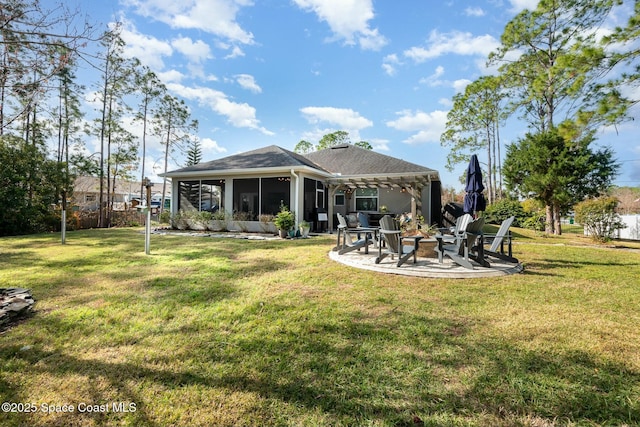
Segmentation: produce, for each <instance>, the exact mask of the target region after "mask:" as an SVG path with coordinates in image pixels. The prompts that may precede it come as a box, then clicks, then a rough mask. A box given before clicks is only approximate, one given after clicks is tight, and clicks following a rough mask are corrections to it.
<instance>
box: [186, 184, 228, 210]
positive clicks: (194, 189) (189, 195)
mask: <svg viewBox="0 0 640 427" xmlns="http://www.w3.org/2000/svg"><path fill="white" fill-rule="evenodd" d="M178 189H179V191H180V198H179V200H178V209H180V210H184V211H194V210H195V211H209V212H217V211H218V210H219V209H220V207H221V206H222V201H223V200H224V180H203V181H180V182H179V183H178Z"/></svg>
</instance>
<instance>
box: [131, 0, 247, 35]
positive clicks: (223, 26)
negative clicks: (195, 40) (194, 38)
mask: <svg viewBox="0 0 640 427" xmlns="http://www.w3.org/2000/svg"><path fill="white" fill-rule="evenodd" d="M123 1H124V3H125V4H128V5H131V6H133V7H134V8H135V9H136V11H137V13H138V14H140V15H142V16H145V17H150V18H153V19H155V20H158V21H161V22H164V23H165V24H167V25H169V26H171V27H172V28H184V29H196V30H202V31H205V32H207V33H211V34H215V35H216V36H219V37H223V38H225V39H228V40H230V41H233V42H236V43H242V44H253V34H251V33H250V32H247V31H245V30H244V29H242V28H241V27H240V25H239V24H238V23H237V22H236V15H237V14H238V11H239V10H240V8H242V7H246V6H251V5H252V4H253V3H252V1H250V0H183V1H176V0H123Z"/></svg>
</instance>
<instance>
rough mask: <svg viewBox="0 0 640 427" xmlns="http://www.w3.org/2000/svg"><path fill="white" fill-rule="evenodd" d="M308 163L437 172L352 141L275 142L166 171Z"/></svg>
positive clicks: (379, 172) (344, 169)
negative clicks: (300, 145) (294, 145)
mask: <svg viewBox="0 0 640 427" xmlns="http://www.w3.org/2000/svg"><path fill="white" fill-rule="evenodd" d="M301 166H305V167H310V168H313V169H317V170H318V171H322V172H325V173H331V174H340V175H341V176H343V177H358V176H367V175H374V176H385V175H387V174H391V175H392V174H406V175H418V176H424V175H432V176H436V177H437V176H438V172H437V171H435V170H434V169H429V168H427V167H424V166H420V165H417V164H414V163H410V162H407V161H405V160H402V159H397V158H395V157H391V156H387V155H384V154H380V153H376V152H375V151H373V150H366V149H364V148H360V147H358V146H356V145H352V144H342V145H337V146H334V147H330V148H327V149H324V150H320V151H316V152H313V153H308V154H305V155H301V154H297V153H294V152H293V151H289V150H286V149H284V148H281V147H278V146H276V145H270V146H268V147H264V148H259V149H257V150H253V151H247V152H245V153H240V154H234V155H232V156H228V157H224V158H221V159H217V160H212V161H210V162H203V163H198V164H197V165H193V166H188V167H185V168H182V169H177V170H174V171H171V172H169V173H167V176H172V175H173V176H176V175H178V176H179V175H180V174H182V173H192V172H196V173H198V172H203V173H204V172H209V171H222V172H224V171H232V170H248V169H264V168H295V167H301Z"/></svg>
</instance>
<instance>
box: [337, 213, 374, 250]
mask: <svg viewBox="0 0 640 427" xmlns="http://www.w3.org/2000/svg"><path fill="white" fill-rule="evenodd" d="M336 216H337V217H338V244H337V246H336V249H337V250H338V253H339V254H340V255H342V254H346V253H347V252H351V251H355V250H359V249H360V248H364V247H365V245H366V244H367V239H365V238H362V239H357V240H355V241H354V240H353V239H352V238H351V233H352V231H350V230H349V227H348V226H347V220H346V219H345V218H344V216H342V215H341V214H340V213H336ZM340 235H342V245H340Z"/></svg>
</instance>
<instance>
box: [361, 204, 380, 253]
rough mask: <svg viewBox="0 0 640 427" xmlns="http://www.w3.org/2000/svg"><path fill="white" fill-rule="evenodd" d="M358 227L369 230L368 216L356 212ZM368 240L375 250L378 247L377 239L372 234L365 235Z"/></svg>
mask: <svg viewBox="0 0 640 427" xmlns="http://www.w3.org/2000/svg"><path fill="white" fill-rule="evenodd" d="M358 226H359V227H362V228H371V225H370V224H369V215H368V214H366V213H364V212H358ZM367 237H368V238H369V240H371V241H372V242H373V247H374V248H377V247H378V245H379V242H378V239H376V236H375V234H374V233H367ZM358 239H360V233H358Z"/></svg>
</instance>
